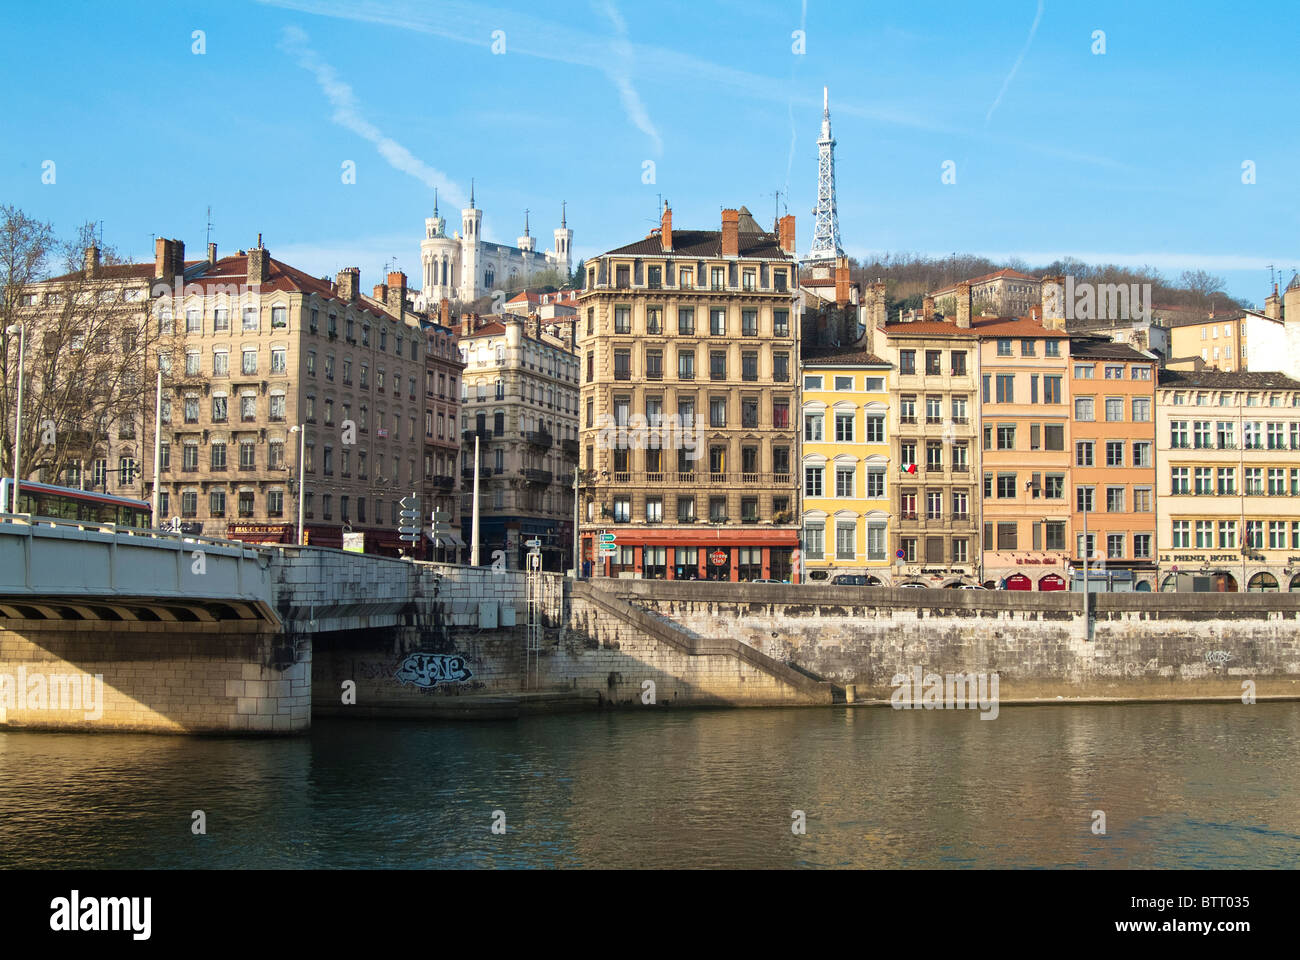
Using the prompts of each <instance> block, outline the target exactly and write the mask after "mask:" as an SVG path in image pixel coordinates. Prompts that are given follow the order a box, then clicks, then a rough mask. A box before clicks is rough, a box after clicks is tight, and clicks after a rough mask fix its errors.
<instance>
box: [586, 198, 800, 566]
mask: <svg viewBox="0 0 1300 960" xmlns="http://www.w3.org/2000/svg"><path fill="white" fill-rule="evenodd" d="M793 253H794V218H793V217H789V216H787V217H784V218H782V219H781V221H780V223H779V224H778V226H777V230H776V232H773V233H769V232H766V231H764V230H763V229H762V228H761V227H759V225H758V224H757V222H756V221H755V220H754V218H753V217H752V216H751V215H750V214H749V211H748V210H745V209H744V208H741V209H740V210H735V209H731V210H724V211H723V212H722V223H721V229H720V230H677V229H675V228H674V227H673V223H672V211H671V210H670V209H665V210H664V212H663V216H662V221H661V224H660V226H659V228H658V229H656V230H654V231H652V232H651V233H650V235H649V236H648V237H646V238H645V239H642V240H638V241H636V242H634V243H630V244H627V245H625V246H622V247H618V248H616V249H614V250H610V251H609V252H607V253H605V254H602V255H601V256H599V257H597V258H593V259H591V260H588V261H587V263H586V268H587V269H586V278H585V284H584V289H583V293H582V295H581V297H580V298H579V315H578V318H577V326H578V334H577V337H578V354H579V357H580V360H581V363H582V368H583V381H582V413H581V416H582V428H581V429H582V441H581V447H582V467H583V470H584V473H585V485H584V486H583V489H582V491H581V499H582V503H581V510H582V521H581V535H582V544H583V545H582V559H583V561H584V567H586V568H587V569H589V570H591V571H592V572H593V573H595V574H596V575H606V576H619V575H626V576H640V577H657V578H672V579H692V578H695V579H717V580H732V581H735V580H757V579H763V578H773V579H778V580H784V579H790V578H791V574H792V568H793V556H794V553H793V552H794V550H795V549H796V547H797V546H798V542H799V540H798V538H799V523H798V516H799V513H798V503H797V496H798V487H797V478H796V473H795V465H796V464H797V462H798V461H797V456H798V450H797V433H796V426H795V423H796V421H795V418H794V411H796V410H797V409H798V393H797V386H796V383H795V381H794V376H795V371H796V370H797V365H798V335H797V334H798V327H797V317H795V316H794V315H793V312H794V311H793V307H794V294H795V283H796V279H797V278H796V276H795V267H796V264H795V262H794V259H793ZM601 533H613V534H614V535H615V538H616V547H615V551H614V555H613V556H610V557H601V556H599V555H598V554H597V550H596V547H595V543H596V541H597V539H598V535H599V534H601Z"/></svg>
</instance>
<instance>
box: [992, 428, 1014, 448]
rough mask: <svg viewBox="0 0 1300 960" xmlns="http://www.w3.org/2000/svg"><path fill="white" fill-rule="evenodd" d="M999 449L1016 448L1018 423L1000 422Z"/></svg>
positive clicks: (998, 432)
mask: <svg viewBox="0 0 1300 960" xmlns="http://www.w3.org/2000/svg"><path fill="white" fill-rule="evenodd" d="M997 437H998V447H997V448H998V449H999V450H1014V449H1016V425H1015V424H1013V423H1000V424H998V427H997Z"/></svg>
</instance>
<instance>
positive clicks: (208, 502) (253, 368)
mask: <svg viewBox="0 0 1300 960" xmlns="http://www.w3.org/2000/svg"><path fill="white" fill-rule="evenodd" d="M169 242H170V241H169ZM388 279H389V282H388V283H387V284H381V285H379V286H377V287H376V288H375V291H374V293H375V295H374V296H373V297H368V296H365V295H363V294H362V293H361V291H360V276H359V271H358V270H356V269H355V268H349V269H345V270H342V271H340V272H339V274H338V277H337V279H336V281H335V282H334V283H330V282H329V281H327V280H321V279H318V278H316V277H312V276H310V275H308V274H306V273H304V272H303V271H301V270H298V269H296V268H294V267H291V266H289V265H288V264H285V263H283V262H281V261H279V260H275V259H273V258H272V257H271V255H270V253H269V252H268V251H267V250H266V249H264V248H262V247H261V246H260V244H259V246H258V247H256V248H253V249H250V250H248V251H242V250H241V251H240V252H239V253H237V254H236V255H234V256H229V257H224V258H220V259H217V258H216V255H215V250H213V251H212V252H211V253H210V258H209V261H208V262H206V264H205V265H203V266H202V267H201V268H199V269H197V270H196V271H194V272H193V273H191V272H190V271H187V274H186V278H185V284H184V291H183V295H182V298H181V300H180V302H179V304H178V305H177V306H176V309H175V316H174V318H173V320H172V321H171V322H174V323H176V324H177V325H178V326H179V325H183V327H184V332H185V346H184V351H185V354H184V356H183V357H181V356H177V357H174V358H172V360H171V364H172V366H173V368H174V369H177V370H180V369H183V370H184V374H185V375H186V377H187V378H190V379H191V380H192V379H193V378H197V379H198V380H199V382H198V383H188V382H187V385H185V386H179V387H174V388H172V389H170V390H168V391H166V392H165V394H164V397H163V437H162V441H163V442H162V457H161V462H160V475H161V479H162V491H161V494H162V496H161V500H162V502H161V504H160V512H161V513H162V515H163V516H164V517H169V516H178V517H180V519H181V521H182V523H183V524H185V525H186V528H187V529H189V530H192V531H193V532H196V533H197V532H202V533H204V534H207V535H213V536H229V537H232V538H235V539H244V540H253V541H258V542H276V543H278V542H293V540H294V537H295V535H296V523H297V499H296V498H297V479H298V474H299V469H298V467H299V463H298V450H299V435H298V434H297V433H295V432H294V431H293V430H292V428H293V427H294V426H301V427H302V428H303V429H304V430H305V437H306V445H305V454H306V459H305V464H304V471H303V472H304V475H305V479H306V484H305V488H306V489H305V494H304V502H303V513H304V524H305V535H306V536H307V538H308V541H309V542H310V543H313V544H317V545H322V546H335V547H338V546H342V544H343V534H344V533H345V532H352V533H363V534H364V535H365V549H366V550H367V551H375V552H383V553H396V552H397V551H398V550H400V549H401V548H402V547H403V544H402V543H401V541H400V540H399V539H398V532H397V526H398V523H399V516H398V513H399V509H400V507H399V501H400V499H401V498H402V497H404V496H409V495H411V494H415V495H416V497H417V498H419V500H420V506H421V513H422V515H423V516H422V519H423V520H424V521H426V525H427V521H428V515H429V514H430V513H431V512H432V510H433V508H435V507H436V506H438V505H442V506H443V507H444V508H447V507H450V508H451V510H452V511H454V509H455V505H456V504H455V499H456V498H455V496H454V485H455V480H454V475H455V453H454V447H452V446H451V445H450V444H449V442H448V438H451V437H454V435H455V431H456V419H457V406H458V404H457V400H456V398H457V397H458V396H459V392H458V391H459V384H458V383H457V381H458V379H459V374H458V370H459V365H458V358H457V356H456V353H455V346H454V337H455V334H454V331H451V330H448V329H446V328H437V327H435V326H433V325H422V324H421V322H420V321H419V319H418V318H417V317H416V316H414V315H412V314H410V313H409V311H408V310H407V309H406V298H407V291H406V288H405V277H404V275H402V274H399V273H394V274H390V275H389V278H388ZM162 309H165V308H162ZM431 342H432V343H433V345H434V352H433V353H432V354H430V351H429V345H430V343H431ZM440 376H441V377H444V378H446V385H445V387H443V391H444V393H443V396H442V397H439V396H438V377H440ZM440 434H441V437H442V439H443V443H442V444H441V445H439V443H438V439H439V435H440ZM440 477H441V478H443V479H442V480H439V479H438V478H440ZM447 478H452V484H451V488H450V489H448V484H447V482H446V481H447ZM418 552H419V554H420V555H431V553H430V550H429V546H428V545H427V544H421V546H420V549H419V551H418ZM442 555H449V554H447V553H445V552H444V554H442Z"/></svg>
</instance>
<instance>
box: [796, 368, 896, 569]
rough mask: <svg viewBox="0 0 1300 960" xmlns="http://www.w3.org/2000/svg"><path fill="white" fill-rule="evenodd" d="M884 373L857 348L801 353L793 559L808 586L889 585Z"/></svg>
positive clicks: (887, 370) (888, 468) (886, 391)
mask: <svg viewBox="0 0 1300 960" xmlns="http://www.w3.org/2000/svg"><path fill="white" fill-rule="evenodd" d="M891 369H892V368H891V366H890V364H889V363H887V362H886V361H884V360H881V359H880V358H879V357H877V356H875V355H874V354H872V353H870V352H869V351H867V350H865V349H863V348H860V347H815V348H808V349H806V350H805V351H804V356H803V361H802V371H801V383H802V387H803V392H802V395H801V398H800V400H801V407H802V419H803V424H802V432H801V434H800V437H801V450H800V460H801V474H802V482H803V486H802V520H803V524H802V526H803V529H802V532H801V537H800V557H801V560H802V563H803V573H804V577H805V578H806V579H807V580H808V581H810V582H813V583H818V582H823V583H824V582H829V581H830V580H831V579H832V578H833V577H835V576H837V575H839V574H862V575H866V576H867V577H869V578H874V579H869V580H868V583H879V584H883V585H888V584H889V583H890V582H891V577H890V571H891V564H892V557H891V555H890V552H889V544H890V536H891V533H892V531H891V529H890V526H891V522H890V508H889V493H890V491H889V486H890V484H891V483H893V478H892V476H891V469H892V465H891V463H890V452H889V444H890V437H889V433H888V430H889V404H890V395H889V391H890V387H891V384H890V372H891Z"/></svg>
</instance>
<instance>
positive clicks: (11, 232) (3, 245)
mask: <svg viewBox="0 0 1300 960" xmlns="http://www.w3.org/2000/svg"><path fill="white" fill-rule="evenodd" d="M90 247H94V248H95V249H96V250H98V254H99V256H98V260H97V261H96V260H95V259H94V256H93V252H92V253H89V254H88V251H87V248H90ZM52 263H53V264H58V265H60V266H61V267H63V268H64V270H65V271H66V272H64V273H62V274H60V275H58V276H55V277H49V276H48V272H49V267H50V265H51V264H52ZM152 272H153V271H152V265H148V267H146V268H144V269H136V270H131V269H129V265H126V264H124V263H123V261H122V260H121V258H120V257H119V256H118V255H117V254H116V252H115V251H113V250H112V249H111V248H109V249H102V250H101V249H99V248H98V247H97V246H96V245H95V244H94V243H93V232H92V228H91V226H90V225H89V224H87V225H85V226H83V227H82V228H80V229H79V231H78V233H77V236H76V237H75V238H73V239H72V240H71V241H68V242H62V243H61V242H59V241H57V240H56V239H55V236H54V230H53V228H52V227H51V226H50V224H48V223H40V222H39V221H36V220H34V219H32V218H30V217H28V216H27V215H26V214H25V213H23V212H22V211H21V210H19V209H18V208H16V207H10V206H5V207H0V289H3V291H4V299H3V304H2V305H0V336H3V341H0V347H3V349H2V350H0V449H3V451H4V452H5V454H6V456H8V455H11V451H12V449H13V443H14V434H13V431H14V424H15V422H16V420H17V415H16V409H15V408H16V405H17V395H18V352H19V336H17V335H15V334H9V333H8V332H7V331H8V329H9V327H11V326H15V325H21V327H22V328H23V336H22V338H23V341H24V342H23V353H24V356H23V411H22V413H23V416H22V432H21V436H20V437H19V452H20V456H19V459H20V461H21V473H22V476H23V478H24V479H25V478H30V477H32V476H33V475H35V474H37V473H38V472H39V473H40V475H41V476H42V477H43V478H44V479H46V480H49V481H50V482H60V480H61V481H62V482H64V483H67V484H69V485H77V486H88V485H89V484H88V478H87V477H86V476H85V467H86V464H87V463H90V462H93V461H94V460H96V459H101V458H109V457H110V455H111V453H113V452H117V453H118V454H119V455H124V456H129V457H130V458H131V459H133V460H135V461H136V462H137V463H140V462H142V461H143V459H144V458H143V457H142V456H141V450H142V449H143V447H142V444H143V442H144V439H145V433H146V427H147V426H148V425H149V424H151V423H152V420H153V411H154V402H153V401H154V397H155V386H156V374H157V370H158V366H159V362H160V360H159V358H160V356H165V357H168V358H170V357H172V356H174V355H175V354H176V352H177V350H178V348H180V347H182V346H183V342H184V340H183V335H181V334H179V333H178V332H177V330H178V328H177V321H176V320H175V318H174V317H173V315H172V308H171V303H170V297H169V296H162V297H159V298H157V303H156V306H157V309H156V310H155V309H154V307H155V298H154V297H152V296H151V292H152V291H151V290H150V281H151V280H152V279H153V278H152V277H151V276H147V274H151V273H152ZM161 317H168V318H171V319H168V320H162V319H160V318H161ZM169 365H170V364H169ZM173 369H175V367H174V366H173ZM183 380H184V377H183V375H182V374H181V373H180V372H179V371H177V372H176V373H175V375H174V376H172V377H169V381H172V382H174V383H176V384H177V385H179V384H180V383H181V382H183ZM110 466H111V464H110ZM118 479H119V481H120V482H121V483H125V482H127V481H128V480H131V481H135V482H139V483H140V485H141V494H142V495H143V491H144V479H143V476H140V477H129V478H128V477H119V478H118Z"/></svg>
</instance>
